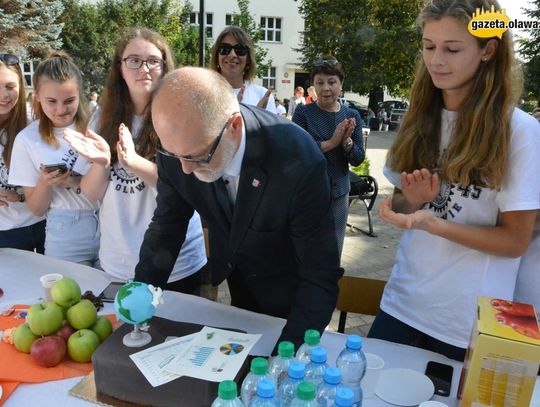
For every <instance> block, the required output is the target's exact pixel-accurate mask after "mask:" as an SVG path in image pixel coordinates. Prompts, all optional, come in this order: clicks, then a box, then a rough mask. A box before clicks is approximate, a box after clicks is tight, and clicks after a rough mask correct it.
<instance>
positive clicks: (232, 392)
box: [218, 380, 238, 400]
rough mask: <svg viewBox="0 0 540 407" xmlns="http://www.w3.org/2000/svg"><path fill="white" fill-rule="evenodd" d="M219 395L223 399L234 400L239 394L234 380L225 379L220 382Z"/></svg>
mask: <svg viewBox="0 0 540 407" xmlns="http://www.w3.org/2000/svg"><path fill="white" fill-rule="evenodd" d="M218 396H219V398H220V399H223V400H234V399H235V398H236V396H238V391H237V388H236V383H235V382H234V381H233V380H224V381H222V382H221V383H220V384H219V387H218Z"/></svg>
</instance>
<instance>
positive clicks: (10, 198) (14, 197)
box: [0, 188, 19, 206]
mask: <svg viewBox="0 0 540 407" xmlns="http://www.w3.org/2000/svg"><path fill="white" fill-rule="evenodd" d="M10 202H19V194H18V193H17V192H16V191H8V190H7V189H2V188H0V206H9V203H10Z"/></svg>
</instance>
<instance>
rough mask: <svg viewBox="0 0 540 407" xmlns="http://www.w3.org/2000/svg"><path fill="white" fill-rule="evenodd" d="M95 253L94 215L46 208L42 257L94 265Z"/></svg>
mask: <svg viewBox="0 0 540 407" xmlns="http://www.w3.org/2000/svg"><path fill="white" fill-rule="evenodd" d="M98 252H99V222H98V212H97V211H94V210H79V209H50V210H49V211H48V212H47V226H46V234H45V255H46V256H50V257H54V258H57V259H62V260H67V261H72V262H75V263H80V264H84V265H87V266H92V267H93V266H95V265H97V264H99V262H98Z"/></svg>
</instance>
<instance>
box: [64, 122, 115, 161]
mask: <svg viewBox="0 0 540 407" xmlns="http://www.w3.org/2000/svg"><path fill="white" fill-rule="evenodd" d="M64 140H66V141H67V142H68V143H69V144H70V145H71V147H73V148H74V149H75V150H76V151H77V152H78V153H79V154H80V155H82V156H83V157H84V158H86V159H87V160H89V161H92V162H94V163H96V164H99V165H102V166H104V167H108V166H109V165H110V163H111V149H110V148H109V144H108V143H107V142H106V141H105V139H104V138H103V137H101V136H100V135H98V134H96V133H94V132H93V131H92V130H86V134H85V135H83V134H81V133H79V132H77V131H74V130H71V129H66V130H64Z"/></svg>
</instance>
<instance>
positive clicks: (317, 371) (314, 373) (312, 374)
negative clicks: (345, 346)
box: [305, 346, 328, 387]
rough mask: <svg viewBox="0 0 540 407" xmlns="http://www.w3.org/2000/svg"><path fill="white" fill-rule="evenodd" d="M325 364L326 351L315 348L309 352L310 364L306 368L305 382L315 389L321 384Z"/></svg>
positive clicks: (318, 347)
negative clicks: (311, 384) (312, 385)
mask: <svg viewBox="0 0 540 407" xmlns="http://www.w3.org/2000/svg"><path fill="white" fill-rule="evenodd" d="M327 367H328V365H327V364H326V349H324V348H321V347H320V346H315V347H314V348H313V349H312V350H311V362H309V363H308V364H307V366H306V375H305V376H306V380H307V381H308V382H311V383H313V384H314V385H315V387H317V386H318V385H319V384H321V383H322V381H323V377H324V371H325V370H326V368H327Z"/></svg>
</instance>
